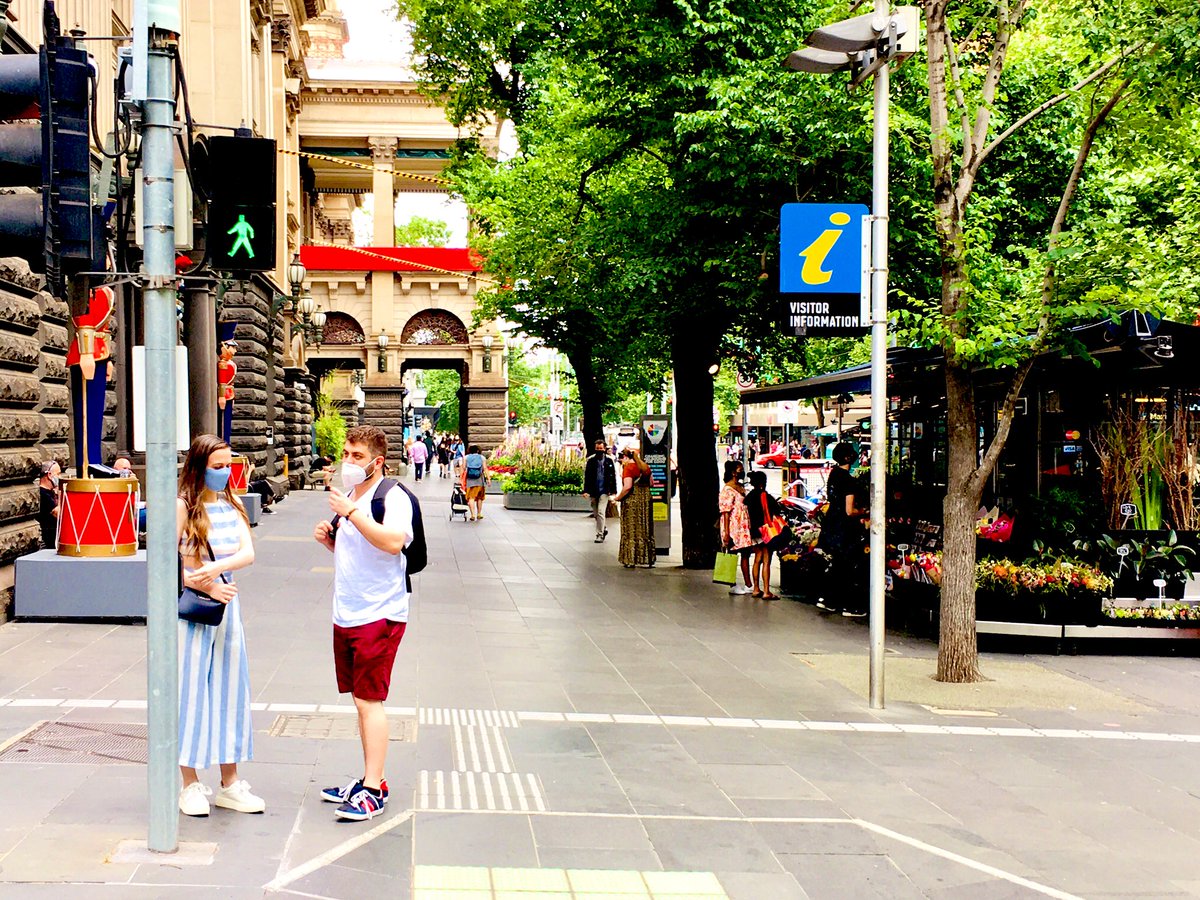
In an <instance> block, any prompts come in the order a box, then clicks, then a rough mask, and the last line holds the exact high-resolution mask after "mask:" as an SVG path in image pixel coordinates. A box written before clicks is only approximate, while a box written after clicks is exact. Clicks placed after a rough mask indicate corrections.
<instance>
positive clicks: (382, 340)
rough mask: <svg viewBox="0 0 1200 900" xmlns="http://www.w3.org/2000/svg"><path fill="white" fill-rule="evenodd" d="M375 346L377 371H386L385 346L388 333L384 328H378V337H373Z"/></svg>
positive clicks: (386, 346)
mask: <svg viewBox="0 0 1200 900" xmlns="http://www.w3.org/2000/svg"><path fill="white" fill-rule="evenodd" d="M375 346H376V347H378V348H379V371H380V372H386V371H387V348H388V333H387V329H386V328H380V329H379V337H377V338H376V339H375Z"/></svg>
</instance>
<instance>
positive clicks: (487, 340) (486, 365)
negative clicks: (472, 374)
mask: <svg viewBox="0 0 1200 900" xmlns="http://www.w3.org/2000/svg"><path fill="white" fill-rule="evenodd" d="M494 341H495V338H494V337H492V336H491V335H490V334H485V335H484V336H483V337H481V338H480V339H479V342H480V343H481V344H483V371H485V372H490V371H492V343H493V342H494Z"/></svg>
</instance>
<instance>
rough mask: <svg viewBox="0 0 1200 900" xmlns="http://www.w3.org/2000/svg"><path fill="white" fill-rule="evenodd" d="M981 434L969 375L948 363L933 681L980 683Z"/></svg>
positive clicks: (957, 366)
mask: <svg viewBox="0 0 1200 900" xmlns="http://www.w3.org/2000/svg"><path fill="white" fill-rule="evenodd" d="M978 434H979V429H978V423H977V421H976V415H975V389H974V386H973V385H972V383H971V373H970V371H968V370H967V369H965V368H963V367H961V366H960V365H957V364H954V363H952V362H950V361H949V360H948V361H947V363H946V440H947V443H948V451H949V454H948V477H947V479H946V482H947V484H946V499H945V501H944V502H943V504H942V520H943V529H942V533H943V540H944V546H943V550H942V599H941V635H940V639H939V641H938V665H937V680H938V681H949V682H953V683H956V684H962V683H967V682H972V681H979V680H981V678H982V676H981V675H980V674H979V647H978V643H977V641H976V635H975V516H976V514H977V512H978V510H979V501H980V499H981V497H982V494H983V489H982V481H979V480H978V478H977V472H976V460H977V459H978V441H979V437H978Z"/></svg>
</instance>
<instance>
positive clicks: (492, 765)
mask: <svg viewBox="0 0 1200 900" xmlns="http://www.w3.org/2000/svg"><path fill="white" fill-rule="evenodd" d="M0 707H7V708H9V709H17V708H21V709H63V710H70V709H141V710H144V709H145V708H146V701H145V700H110V699H100V698H73V699H68V700H60V699H56V698H51V697H46V698H25V697H0ZM251 709H253V710H254V711H255V712H272V713H315V712H321V713H332V714H335V715H350V714H353V713H354V712H355V709H354V707H352V706H347V705H345V704H324V703H323V704H316V703H253V704H251ZM386 711H387V714H388V715H390V716H397V717H401V718H404V717H408V718H412V717H414V716H415V717H416V719H417V722H418V723H419V724H421V725H455V726H457V727H460V728H464V729H466V734H467V738H468V741H469V742H471V743H472V748H473V753H477V752H478V743H477V742H476V739H475V731H474V728H472V727H471V725H470V723H471V721H472V719H474V722H475V726H474V727H475V728H478V729H479V740H481V741H482V743H483V750H484V755H485V757H486V759H485V762H486V765H487V766H488V768H489V770H490V771H493V772H495V771H510V770H511V763H510V761H509V759H508V757H507V751H506V750H505V749H504V742H503V732H502V731H501V730H500V729H502V728H517V727H520V726H521V723H523V722H539V723H559V724H561V723H564V722H567V723H571V724H585V725H586V724H609V723H612V724H617V725H628V726H637V725H666V726H683V727H702V728H703V727H706V728H733V729H739V728H740V729H754V728H763V729H773V730H788V731H840V732H846V733H848V734H854V733H878V734H927V735H955V736H960V737H962V736H976V737H1024V738H1053V739H1067V740H1099V741H1147V742H1152V743H1154V742H1159V743H1191V744H1196V743H1200V734H1180V733H1172V732H1163V731H1122V730H1120V729H1115V728H1114V729H1107V728H1085V729H1078V728H1023V727H1013V728H1006V727H1000V726H982V725H936V724H926V723H919V722H872V721H862V722H822V721H811V720H808V719H750V718H738V717H734V716H724V717H723V716H708V717H705V716H675V715H666V716H655V715H649V714H644V715H639V714H629V713H613V714H609V713H589V712H570V713H559V712H539V711H534V710H520V711H513V710H470V709H451V708H448V707H424V706H422V707H412V706H389V707H386ZM489 729H490V730H491V732H492V734H494V735H495V736H496V749H495V751H493V748H492V741H491V739H490V737H489V734H488V733H489ZM497 756H499V760H497V759H496V757H497ZM458 762H459V768H460V769H465V768H466V767H465V766H464V765H462V760H461V759H460V760H458ZM472 768H474V770H475V771H476V772H478V771H481V770H482V764H481V763H479V762H478V761H477V760H473V765H472Z"/></svg>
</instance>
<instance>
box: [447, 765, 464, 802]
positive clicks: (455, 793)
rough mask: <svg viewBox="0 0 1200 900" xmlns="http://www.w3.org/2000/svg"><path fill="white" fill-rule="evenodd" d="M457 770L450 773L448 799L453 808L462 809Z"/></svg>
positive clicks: (460, 787) (460, 788)
mask: <svg viewBox="0 0 1200 900" xmlns="http://www.w3.org/2000/svg"><path fill="white" fill-rule="evenodd" d="M458 774H459V773H458V772H451V773H450V799H451V802H452V803H453V804H454V808H455V809H462V808H463V803H462V786H461V785H460V784H459V780H458Z"/></svg>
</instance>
